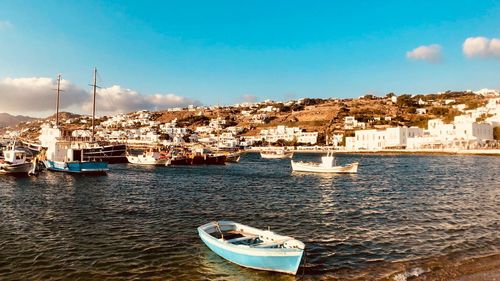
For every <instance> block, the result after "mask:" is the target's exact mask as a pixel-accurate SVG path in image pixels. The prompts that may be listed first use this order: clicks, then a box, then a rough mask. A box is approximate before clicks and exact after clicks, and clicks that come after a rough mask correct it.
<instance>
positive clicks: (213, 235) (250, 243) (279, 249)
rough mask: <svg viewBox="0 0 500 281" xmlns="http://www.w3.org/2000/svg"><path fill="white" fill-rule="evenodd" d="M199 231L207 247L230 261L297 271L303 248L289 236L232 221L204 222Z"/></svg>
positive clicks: (267, 268) (284, 271)
mask: <svg viewBox="0 0 500 281" xmlns="http://www.w3.org/2000/svg"><path fill="white" fill-rule="evenodd" d="M198 234H199V236H200V238H201V240H202V241H203V242H204V243H205V245H207V247H208V248H210V249H211V250H212V251H214V252H215V253H216V254H218V255H219V256H221V257H222V258H224V259H226V260H228V261H230V262H233V263H235V264H238V265H240V266H243V267H248V268H253V269H259V270H267V271H276V272H282V273H287V274H292V275H295V274H297V270H298V268H299V266H300V261H301V259H302V255H303V254H304V249H305V245H304V243H302V242H301V241H299V240H297V239H294V238H292V237H289V236H283V235H278V234H276V233H274V232H272V231H270V230H261V229H257V228H254V227H250V226H246V225H244V224H240V223H236V222H232V221H214V222H210V223H207V224H204V225H202V226H200V227H198Z"/></svg>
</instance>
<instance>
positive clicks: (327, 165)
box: [291, 152, 359, 174]
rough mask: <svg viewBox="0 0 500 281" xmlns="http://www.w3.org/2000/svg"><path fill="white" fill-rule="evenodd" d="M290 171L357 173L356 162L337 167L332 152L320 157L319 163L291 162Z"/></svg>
mask: <svg viewBox="0 0 500 281" xmlns="http://www.w3.org/2000/svg"><path fill="white" fill-rule="evenodd" d="M291 164H292V170H293V171H297V172H311V173H343V174H355V173H357V172H358V165H359V163H358V162H354V163H351V164H348V165H346V166H337V165H336V163H335V157H334V156H333V152H328V153H327V155H326V156H322V157H321V163H316V162H302V161H298V162H295V161H293V160H292V161H291Z"/></svg>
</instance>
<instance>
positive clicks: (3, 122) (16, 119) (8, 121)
mask: <svg viewBox="0 0 500 281" xmlns="http://www.w3.org/2000/svg"><path fill="white" fill-rule="evenodd" d="M32 120H36V118H32V117H28V116H22V115H17V116H14V115H10V114H8V113H0V128H5V127H12V126H16V125H17V124H19V123H22V122H27V121H32Z"/></svg>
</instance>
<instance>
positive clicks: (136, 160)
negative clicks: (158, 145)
mask: <svg viewBox="0 0 500 281" xmlns="http://www.w3.org/2000/svg"><path fill="white" fill-rule="evenodd" d="M127 160H128V162H129V163H131V164H138V165H154V166H165V164H166V163H167V161H168V158H167V157H166V156H165V154H162V153H161V152H159V151H153V150H149V151H144V152H143V153H142V154H138V155H132V154H128V155H127Z"/></svg>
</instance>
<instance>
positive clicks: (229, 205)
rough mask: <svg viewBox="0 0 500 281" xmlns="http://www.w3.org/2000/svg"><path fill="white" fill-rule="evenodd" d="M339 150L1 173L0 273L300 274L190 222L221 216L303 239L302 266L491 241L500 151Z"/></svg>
mask: <svg viewBox="0 0 500 281" xmlns="http://www.w3.org/2000/svg"><path fill="white" fill-rule="evenodd" d="M294 158H298V159H304V160H317V161H319V155H315V154H302V155H301V154H298V155H296V156H295V157H294ZM337 160H338V162H339V163H341V164H346V163H350V162H352V161H360V167H359V170H358V172H359V174H357V175H315V174H304V173H292V172H291V168H290V163H289V160H261V159H260V158H259V156H258V155H257V154H246V155H244V156H243V157H242V159H241V163H239V164H229V165H226V166H203V167H157V168H150V167H138V166H132V165H112V166H111V171H110V172H109V174H108V175H107V176H100V177H87V176H71V175H66V174H60V173H50V172H44V173H42V174H40V175H39V176H38V177H29V178H28V177H25V178H14V177H9V176H3V177H0V279H2V280H9V279H12V280H19V279H72V280H74V279H82V280H86V279H95V280H104V279H109V280H117V279H127V280H128V279H176V280H200V279H201V280H207V279H210V280H214V279H219V280H233V279H237V280H248V279H254V280H259V279H269V280H289V279H294V277H292V276H288V275H283V274H278V273H267V272H261V271H256V270H251V269H245V268H242V267H239V266H237V265H233V264H231V263H229V262H227V261H225V260H223V259H222V258H220V257H218V256H217V255H216V254H214V253H213V252H211V251H210V250H209V249H208V248H207V247H206V246H205V245H204V244H203V243H202V242H201V240H200V239H199V238H198V235H197V232H196V228H197V227H198V226H199V225H202V224H204V223H207V222H209V221H213V220H219V219H229V220H234V221H238V222H241V223H244V224H247V225H251V226H255V227H258V228H267V227H268V226H269V227H270V228H271V230H273V231H275V232H277V233H279V234H284V235H289V236H294V237H295V238H297V239H299V240H302V241H303V242H304V243H305V244H306V253H307V257H306V259H305V266H302V267H301V268H300V269H299V276H298V277H300V275H302V274H304V278H305V279H314V280H315V279H349V278H358V279H365V278H366V279H376V278H381V277H384V276H387V274H388V273H390V269H391V268H393V267H394V264H398V263H405V262H408V261H417V264H418V261H419V260H424V259H427V258H433V257H439V256H449V255H464V256H474V255H481V254H487V253H496V252H498V248H499V247H500V237H499V234H498V230H499V229H500V214H499V213H500V207H499V206H500V181H499V179H500V169H499V167H500V157H480V156H415V155H379V156H376V155H368V156H367V155H364V156H363V155H339V156H338V158H337Z"/></svg>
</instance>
